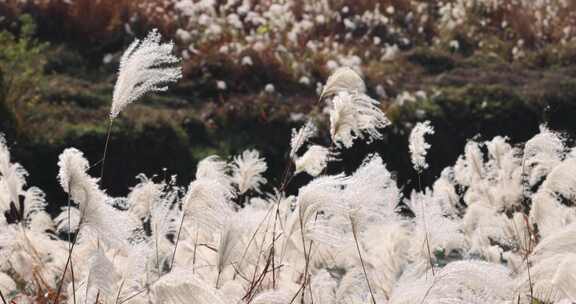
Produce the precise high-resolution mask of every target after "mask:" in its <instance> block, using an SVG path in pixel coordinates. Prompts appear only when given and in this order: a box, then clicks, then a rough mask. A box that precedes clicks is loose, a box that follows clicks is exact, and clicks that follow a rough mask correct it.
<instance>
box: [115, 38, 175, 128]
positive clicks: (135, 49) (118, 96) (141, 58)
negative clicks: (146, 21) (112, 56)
mask: <svg viewBox="0 0 576 304" xmlns="http://www.w3.org/2000/svg"><path fill="white" fill-rule="evenodd" d="M161 39H162V37H161V35H160V33H158V30H156V29H154V30H152V31H151V32H149V33H148V36H146V38H144V40H138V39H137V40H135V41H134V42H132V44H131V45H130V46H129V47H128V49H126V51H124V54H123V55H122V58H121V59H120V70H119V72H118V80H117V81H116V85H115V86H114V96H113V101H112V107H111V109H110V119H115V118H116V117H117V116H118V114H120V112H121V111H122V110H123V109H124V108H125V107H126V106H127V105H128V104H130V103H132V102H134V101H136V100H137V99H138V98H140V97H142V96H143V95H144V94H146V93H148V92H158V91H166V90H167V89H168V87H167V86H166V85H167V84H168V83H171V82H176V81H178V79H180V78H181V77H182V71H181V68H180V67H179V66H177V64H178V63H179V62H180V60H179V59H178V58H176V57H175V56H174V55H172V50H173V48H174V43H161V42H160V40H161Z"/></svg>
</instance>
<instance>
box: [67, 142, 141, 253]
mask: <svg viewBox="0 0 576 304" xmlns="http://www.w3.org/2000/svg"><path fill="white" fill-rule="evenodd" d="M58 166H59V167H60V170H59V173H58V178H59V180H60V184H61V186H62V188H63V189H64V191H65V192H66V193H68V194H69V195H70V198H71V199H72V201H74V202H76V203H78V205H79V209H80V213H81V218H82V223H83V224H82V225H83V227H84V226H85V227H86V228H87V229H83V230H82V231H81V232H80V238H82V237H88V236H92V237H94V238H98V239H100V240H102V241H105V242H107V243H108V244H109V245H111V246H115V247H120V248H122V247H124V246H125V245H126V244H127V243H126V242H127V240H128V239H129V238H130V237H131V235H132V233H133V231H134V229H135V228H136V226H137V220H136V219H135V218H134V217H133V216H132V215H131V214H130V213H128V212H122V211H120V210H117V209H115V208H114V207H112V206H110V205H109V204H107V203H106V201H107V200H108V196H107V195H106V194H105V193H104V192H103V191H102V190H100V189H99V188H98V183H97V181H98V180H97V179H96V178H93V177H91V176H90V175H88V173H86V171H87V170H88V168H89V164H88V161H87V160H86V159H85V158H84V155H83V153H82V152H80V151H79V150H77V149H74V148H68V149H66V150H64V152H62V154H60V156H59V161H58Z"/></svg>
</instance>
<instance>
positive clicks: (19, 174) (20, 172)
mask: <svg viewBox="0 0 576 304" xmlns="http://www.w3.org/2000/svg"><path fill="white" fill-rule="evenodd" d="M27 175H28V172H26V170H25V169H24V168H23V167H22V166H21V165H20V164H18V163H14V164H13V163H11V162H10V151H9V150H8V146H7V145H6V140H5V139H4V136H3V135H2V134H1V133H0V190H2V192H3V195H2V196H1V197H0V210H2V211H6V210H8V209H9V208H10V202H13V203H14V204H15V205H16V206H18V204H17V203H18V197H19V196H20V195H21V194H22V192H23V191H24V190H23V188H24V186H25V185H26V176H27Z"/></svg>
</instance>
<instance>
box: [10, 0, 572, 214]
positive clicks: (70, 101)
mask: <svg viewBox="0 0 576 304" xmlns="http://www.w3.org/2000/svg"><path fill="white" fill-rule="evenodd" d="M236 2H238V3H236ZM241 2H242V1H216V0H214V1H207V0H203V1H190V0H185V1H176V0H172V1H171V0H166V1H160V0H144V1H128V0H100V1H93V0H73V1H65V0H36V1H17V0H5V1H2V2H0V46H1V47H0V131H1V132H2V133H4V134H5V136H6V138H7V139H8V141H9V144H10V146H11V149H12V151H13V157H14V158H15V160H16V161H18V162H20V163H22V165H23V166H24V167H25V168H26V169H27V170H28V171H29V172H30V179H29V181H30V184H31V185H35V186H39V187H40V188H42V189H43V190H44V191H45V192H46V193H47V196H48V200H49V201H50V202H53V203H56V204H55V205H54V206H53V208H56V207H55V206H56V205H58V204H61V203H63V202H64V195H63V193H62V191H61V190H60V189H59V186H58V183H57V179H56V174H57V159H58V155H59V154H60V153H61V151H62V150H63V149H64V148H65V147H76V148H78V149H80V150H82V151H84V152H85V154H86V155H87V157H88V158H89V159H90V161H91V162H95V161H97V160H98V159H99V158H100V156H101V153H102V147H103V144H104V140H105V132H106V127H107V125H106V123H107V120H106V119H107V116H108V112H109V106H110V102H111V96H112V90H113V84H114V81H115V72H116V69H117V66H118V59H119V55H120V54H121V52H122V50H123V49H124V48H125V47H126V46H127V45H128V44H129V43H130V42H131V41H132V40H133V39H134V38H136V37H142V36H143V35H145V33H146V32H147V31H148V30H150V29H151V28H154V27H156V28H159V29H160V31H161V32H162V33H163V34H164V35H165V37H167V39H172V40H174V41H175V43H176V45H177V49H178V52H179V53H180V54H179V55H181V56H182V57H183V65H184V72H185V78H184V79H183V80H182V81H181V82H180V83H179V84H177V85H176V86H174V87H173V88H172V89H171V90H170V91H169V92H167V93H166V94H161V95H153V96H148V97H146V98H144V100H143V101H142V102H138V103H137V104H134V105H132V106H130V107H129V108H128V109H127V110H126V111H125V112H124V113H123V114H122V116H121V118H120V119H119V120H118V121H117V124H115V125H114V129H113V132H112V137H111V145H110V150H109V154H108V155H109V158H108V159H107V163H106V166H107V169H106V172H107V174H106V176H105V180H104V181H103V184H104V187H105V188H106V189H108V192H109V193H110V194H111V195H121V194H125V193H126V191H127V190H128V187H129V186H131V185H134V184H136V179H135V176H136V175H137V174H138V173H141V172H143V173H146V174H147V175H153V174H157V175H158V178H168V176H170V175H172V174H177V175H178V180H179V181H180V183H182V184H184V183H187V182H189V181H190V179H191V178H192V176H193V173H194V170H195V164H196V163H197V162H198V161H199V160H200V159H202V158H203V157H205V156H208V155H211V154H219V155H221V156H223V157H230V156H232V155H234V154H236V153H238V152H240V151H242V150H243V149H246V148H256V149H258V150H260V151H261V152H262V153H263V155H264V156H265V157H266V158H267V160H268V162H269V171H268V176H269V178H270V179H271V180H273V181H274V180H275V179H276V178H279V177H280V176H281V174H280V173H281V170H282V169H283V165H284V161H283V160H284V157H285V154H286V153H287V151H288V143H289V138H290V130H291V129H292V128H295V127H299V126H300V125H302V124H303V122H302V121H303V119H305V118H306V117H307V116H315V117H317V118H318V119H319V120H320V121H322V109H321V108H318V104H317V103H316V100H317V96H318V94H317V92H318V88H319V84H320V83H323V82H324V81H325V79H326V77H327V76H328V75H329V74H330V72H331V70H333V69H334V68H335V67H337V66H339V65H352V66H353V67H354V68H356V69H357V70H359V71H360V72H362V74H363V76H364V77H365V79H366V82H367V84H368V89H369V94H370V95H371V96H373V97H375V98H376V99H379V100H381V101H382V108H383V109H384V110H385V111H386V112H387V115H388V117H389V118H390V119H391V120H392V122H393V124H392V126H391V127H389V128H388V129H386V130H384V131H383V132H384V134H385V137H384V140H382V141H380V142H376V143H373V144H371V145H362V144H359V145H356V146H355V147H354V148H353V149H351V150H349V151H346V152H345V153H344V154H343V155H342V161H340V162H339V163H336V164H334V165H332V166H331V167H330V171H334V172H336V171H338V170H342V169H344V170H346V169H347V168H355V167H357V165H358V163H359V162H361V161H362V159H363V158H364V157H365V156H366V154H367V153H370V152H379V153H380V154H381V155H382V156H383V158H384V159H385V161H386V162H387V164H388V167H389V169H391V170H392V171H394V172H396V174H397V178H398V179H399V182H400V184H406V185H407V186H406V188H405V191H409V190H410V189H411V187H412V186H413V185H414V184H415V180H416V177H415V173H414V172H413V170H412V169H411V165H410V159H409V155H408V148H407V135H408V134H409V132H410V130H411V128H412V126H413V125H414V124H415V122H417V121H423V120H431V122H432V125H434V127H435V128H436V134H435V135H434V136H433V137H431V144H432V149H431V153H430V156H429V158H430V160H431V161H430V163H431V168H430V169H429V170H428V171H426V173H425V175H424V182H425V184H426V183H428V182H430V181H432V180H433V177H435V176H437V175H438V174H439V173H440V172H441V170H442V169H443V168H444V167H445V166H447V165H450V164H452V163H453V162H454V161H455V159H456V157H457V155H459V154H460V153H461V152H462V150H463V146H464V144H465V142H466V140H467V139H470V138H478V139H480V138H482V139H489V138H492V137H493V136H495V135H506V136H509V137H510V139H511V140H512V142H514V143H521V142H522V141H525V140H526V139H528V138H530V137H531V136H533V135H534V134H535V133H536V132H537V130H538V127H539V125H540V124H542V123H547V124H548V125H549V126H550V127H551V128H553V129H556V130H561V131H563V132H566V133H567V134H575V133H574V132H575V131H576V122H575V121H576V99H575V97H576V96H575V95H576V93H575V92H576V91H575V88H576V64H575V63H576V40H575V39H574V37H573V36H574V35H575V34H576V31H573V30H572V28H573V25H574V24H575V22H576V18H575V16H576V12H575V11H574V9H575V8H576V5H574V4H571V2H566V1H560V0H558V1H553V0H547V1H539V2H546V4H547V7H544V8H543V7H540V6H535V5H531V4H526V3H530V1H528V2H526V1H488V0H483V1H466V0H453V1H424V0H420V1H416V0H413V1H409V0H381V1H378V0H357V1H356V0H334V1H264V0H261V1H252V2H250V3H251V5H249V6H248V8H245V7H243V6H241V5H240V3H241ZM244 2H245V1H244ZM230 3H232V4H230ZM311 3H318V4H311ZM275 5H276V6H275ZM552 5H556V6H552ZM554 8H556V10H554ZM246 9H248V10H249V12H248V13H247V12H246ZM250 12H252V13H254V14H250ZM250 16H252V17H250ZM254 16H256V17H258V16H259V17H260V19H258V18H255V17H254ZM284 17H286V18H285V19H286V20H284V21H283V23H282V22H281V21H278V22H276V21H275V20H280V19H282V18H284ZM249 18H252V19H255V20H256V19H257V20H259V21H258V22H255V21H249V20H248V19H249ZM546 18H548V19H546ZM236 20H237V21H236ZM310 20H311V21H310ZM238 23H240V25H238ZM215 26H217V27H215ZM298 26H300V27H298ZM324 129H325V130H326V129H327V128H324ZM325 135H326V136H324V138H325V139H324V141H325V142H324V143H326V141H327V140H328V136H327V134H325ZM97 169H98V168H95V169H94V170H95V171H94V172H93V173H94V174H97V172H98V171H96V170H97ZM304 182H306V179H305V178H301V179H298V180H296V181H295V182H294V186H297V185H298V184H301V183H304ZM294 188H295V187H294Z"/></svg>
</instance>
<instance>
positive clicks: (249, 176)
mask: <svg viewBox="0 0 576 304" xmlns="http://www.w3.org/2000/svg"><path fill="white" fill-rule="evenodd" d="M267 169H268V165H267V164H266V161H265V160H264V158H261V157H260V153H259V152H258V151H256V150H246V151H244V152H242V154H241V155H238V156H236V157H234V162H233V163H232V182H233V183H234V184H235V185H236V186H238V191H239V192H240V194H243V193H245V192H246V191H248V190H254V191H256V192H260V186H261V185H263V184H264V183H266V178H264V177H263V176H262V174H263V173H264V172H266V170H267Z"/></svg>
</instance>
